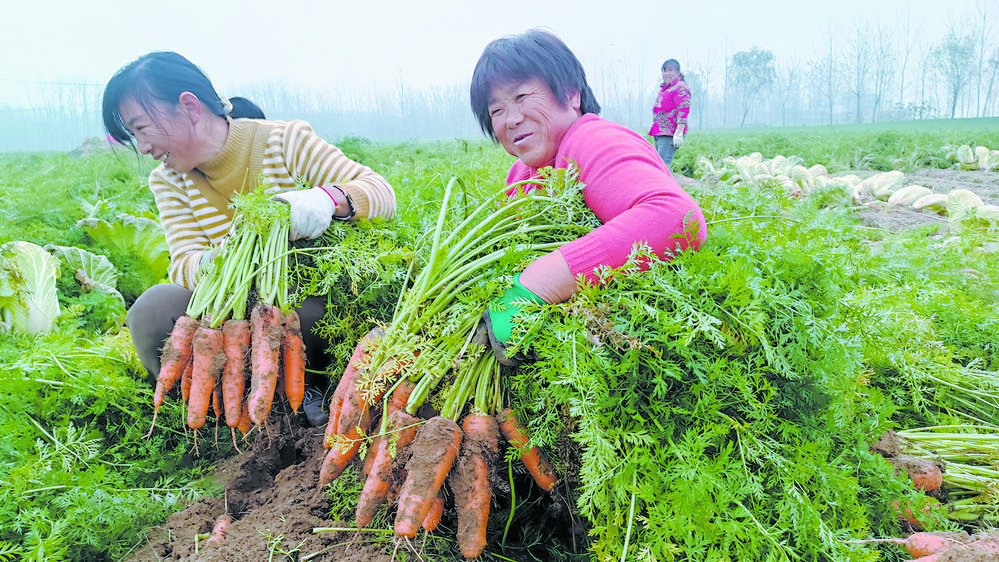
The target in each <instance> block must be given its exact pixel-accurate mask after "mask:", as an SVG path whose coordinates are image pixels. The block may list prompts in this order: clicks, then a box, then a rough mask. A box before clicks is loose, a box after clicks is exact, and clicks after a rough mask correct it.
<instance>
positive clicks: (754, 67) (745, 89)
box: [728, 45, 777, 127]
mask: <svg viewBox="0 0 999 562" xmlns="http://www.w3.org/2000/svg"><path fill="white" fill-rule="evenodd" d="M728 70H729V74H730V75H731V81H732V87H733V88H735V90H736V91H738V92H739V94H740V95H741V98H742V100H741V101H742V121H741V122H740V123H739V126H740V127H742V126H743V125H745V124H746V116H747V115H749V110H750V109H751V108H752V107H753V104H754V103H756V98H757V96H759V94H760V92H762V91H763V90H764V89H766V88H769V87H771V86H772V85H773V83H774V81H775V80H776V75H777V72H776V71H775V70H774V54H773V53H772V52H770V51H767V50H765V49H761V48H759V47H757V46H756V45H753V47H752V48H751V49H750V50H748V51H739V52H738V53H736V54H734V55H732V63H731V64H730V65H729V69H728Z"/></svg>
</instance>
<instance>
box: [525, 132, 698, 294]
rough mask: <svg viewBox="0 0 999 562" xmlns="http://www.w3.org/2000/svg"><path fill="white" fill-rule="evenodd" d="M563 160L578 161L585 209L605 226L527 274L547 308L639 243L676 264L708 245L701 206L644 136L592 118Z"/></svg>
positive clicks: (569, 139) (568, 143) (572, 138)
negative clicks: (678, 257) (680, 255)
mask: <svg viewBox="0 0 999 562" xmlns="http://www.w3.org/2000/svg"><path fill="white" fill-rule="evenodd" d="M558 158H559V165H563V164H562V162H564V161H568V160H572V161H574V162H576V164H577V165H578V167H579V169H580V179H581V181H582V182H583V184H584V185H585V188H584V192H583V193H584V197H585V199H586V203H587V205H588V206H589V207H590V209H591V210H593V212H594V213H595V214H596V215H597V217H598V218H599V219H600V220H601V221H602V222H603V223H604V224H603V225H601V226H600V227H598V228H596V229H594V230H593V231H592V232H590V233H589V234H587V235H585V236H583V237H582V238H579V239H577V240H575V241H573V242H570V243H569V244H566V245H565V246H563V247H562V248H560V249H559V250H556V251H555V252H552V254H549V255H546V256H544V257H542V258H539V259H538V260H536V261H535V262H533V263H532V264H530V266H528V268H527V269H526V270H525V271H524V273H523V274H522V275H521V283H522V284H523V285H524V286H525V287H527V288H528V289H530V290H531V291H532V292H534V293H535V294H537V295H538V296H540V297H542V298H543V299H544V300H545V301H546V302H560V301H562V300H565V299H566V298H568V297H569V296H571V295H572V294H573V293H574V292H575V279H576V277H577V275H579V274H582V275H584V276H585V277H586V279H587V280H588V281H589V282H595V281H596V280H597V275H596V274H595V272H594V270H595V269H596V268H597V267H599V266H608V267H611V268H616V267H620V266H621V265H623V264H624V263H625V262H626V261H627V259H628V257H629V255H630V254H631V251H632V249H633V248H634V247H635V244H636V243H639V242H641V243H644V244H647V245H648V246H649V247H650V248H651V249H652V251H653V252H654V253H655V254H656V255H657V256H659V257H661V258H663V259H670V257H671V256H672V254H673V253H674V252H676V251H679V250H683V249H686V248H688V247H691V246H692V247H695V248H696V247H698V246H699V245H700V244H701V243H702V242H703V240H704V238H705V235H706V231H707V229H706V227H705V222H704V216H703V214H702V212H701V209H700V207H699V206H698V205H697V203H696V202H695V201H694V199H693V198H692V197H691V196H690V195H689V194H688V193H687V192H686V191H684V190H683V188H681V187H680V186H679V184H677V182H676V180H675V179H674V178H673V176H672V175H671V174H670V173H669V171H668V170H667V169H666V168H665V165H664V164H663V163H662V160H661V159H660V158H659V155H658V154H657V153H656V152H655V149H653V148H652V146H651V144H650V143H649V142H648V141H647V140H645V139H644V138H642V137H640V136H639V135H637V134H635V133H632V132H631V131H628V130H626V129H624V128H623V127H620V126H618V125H615V124H613V123H610V122H607V121H604V120H599V121H597V120H593V121H591V122H590V123H587V124H586V126H585V127H580V128H579V129H578V130H574V131H572V132H571V134H569V135H566V137H565V139H564V140H563V143H562V146H561V147H560V148H559V156H558ZM560 261H561V263H560ZM561 264H564V266H562V265H561ZM566 272H568V273H566ZM525 277H526V279H525ZM550 299H557V300H550Z"/></svg>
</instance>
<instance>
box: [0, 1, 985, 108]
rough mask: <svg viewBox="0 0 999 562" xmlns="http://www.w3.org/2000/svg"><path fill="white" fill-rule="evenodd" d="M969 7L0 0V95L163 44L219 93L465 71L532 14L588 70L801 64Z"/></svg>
mask: <svg viewBox="0 0 999 562" xmlns="http://www.w3.org/2000/svg"><path fill="white" fill-rule="evenodd" d="M804 6H810V7H804ZM983 6H984V7H985V8H986V9H987V13H988V16H989V21H990V22H992V23H991V25H992V27H993V28H996V26H995V23H994V22H995V21H997V20H999V0H946V1H943V2H941V1H939V0H837V1H835V2H818V1H817V0H812V1H804V2H803V1H801V0H752V1H745V0H742V1H732V0H705V1H690V0H686V1H682V2H681V1H674V0H599V1H598V0H578V1H576V2H548V1H545V0H528V1H523V0H517V1H512V2H497V1H493V2H476V1H470V0H370V1H364V0H350V1H340V0H321V1H320V0H316V1H313V0H267V1H266V2H265V1H261V0H243V1H242V2H238V3H237V2H228V1H217V0H196V1H192V0H168V1H166V2H148V1H138V2H137V1H135V0H129V1H119V0H87V1H84V2H63V1H58V2H47V1H44V0H21V1H17V2H7V3H6V5H5V8H4V25H3V30H2V31H0V52H2V53H3V54H2V59H0V106H2V105H5V104H15V105H16V104H22V103H25V99H24V98H25V97H26V96H27V97H30V96H28V94H26V92H30V91H32V90H31V88H32V84H35V83H38V82H70V83H73V82H80V83H87V84H99V85H103V84H104V83H105V82H106V81H107V79H108V78H109V77H110V76H111V75H112V74H113V73H114V72H115V70H117V69H118V68H120V67H121V66H122V65H124V64H126V63H127V62H129V61H131V60H133V59H134V58H136V57H137V56H139V55H141V54H143V53H145V52H148V51H151V50H164V49H169V50H176V51H179V52H180V53H182V54H184V55H185V56H187V57H188V58H189V59H191V60H192V61H194V62H195V63H196V64H198V65H199V66H201V67H202V68H203V69H204V70H205V71H206V72H207V73H208V75H209V76H210V77H211V78H212V80H213V81H214V82H215V83H216V85H217V86H218V88H219V90H221V93H222V94H223V95H237V94H239V92H238V91H233V90H238V89H239V86H240V85H244V84H251V83H256V82H265V81H272V80H277V81H281V82H283V83H287V84H291V85H295V86H301V87H309V88H313V87H314V88H317V89H329V90H331V91H336V90H341V91H358V92H364V91H373V90H378V89H382V88H398V86H399V84H400V83H402V82H405V83H406V84H407V85H408V86H409V87H413V88H427V87H435V86H447V85H454V84H466V83H467V82H468V79H469V77H470V76H471V72H472V69H473V67H474V65H475V61H476V59H477V58H478V56H479V54H480V53H481V51H482V48H483V47H484V46H485V45H486V43H488V42H489V41H490V40H492V39H494V38H496V37H499V36H502V35H507V34H512V33H519V32H521V31H524V30H526V29H529V28H531V27H536V26H543V27H547V28H549V29H550V30H552V31H554V32H555V33H556V34H558V35H559V36H560V37H561V38H562V39H563V40H564V41H565V42H566V43H567V44H568V45H569V47H570V48H571V49H572V50H573V51H574V52H575V53H576V54H577V55H578V56H579V57H580V59H581V60H582V61H583V65H584V67H585V68H586V69H587V72H588V73H589V74H590V75H591V76H594V77H596V76H595V75H597V74H598V73H600V71H601V69H606V68H609V67H611V66H613V65H615V64H616V65H618V66H623V67H626V70H627V71H628V72H629V73H639V74H643V78H642V81H643V82H644V81H645V80H646V79H648V80H649V81H650V83H654V81H655V80H656V79H657V78H658V76H659V65H660V64H661V63H662V61H663V60H664V59H666V58H677V59H679V60H680V62H681V64H682V65H684V69H685V70H687V69H688V68H690V67H691V65H693V67H694V68H697V67H702V68H708V67H710V66H713V65H718V68H721V64H722V61H724V58H725V56H726V54H727V55H729V56H731V54H732V53H735V52H737V51H740V50H745V49H749V48H750V47H751V46H752V45H754V44H755V45H758V46H759V47H761V48H763V49H768V50H771V51H773V52H774V54H775V55H776V57H777V62H778V64H782V63H784V64H786V63H788V62H791V61H797V62H800V63H802V64H803V63H806V62H807V61H808V60H811V59H813V58H815V57H817V56H819V54H820V51H821V50H822V49H823V48H824V47H826V46H827V45H828V38H829V35H830V33H832V34H833V35H834V36H836V37H842V45H843V47H844V48H845V46H846V44H847V43H848V40H849V32H850V30H852V29H855V28H856V26H857V25H859V24H870V25H878V24H880V25H882V26H892V25H897V26H899V27H898V29H899V30H900V31H898V33H902V32H903V31H901V30H902V27H901V21H902V20H903V19H904V18H905V15H906V13H910V14H911V17H912V25H911V30H912V34H913V37H916V38H919V37H923V38H925V40H927V41H933V42H936V41H939V39H940V38H941V37H943V35H944V33H945V31H946V29H947V28H948V26H950V25H954V24H960V23H961V22H962V21H964V22H968V23H970V21H971V19H972V18H978V17H980V16H977V15H976V14H978V10H979V7H983ZM717 73H718V74H717V76H716V77H715V79H720V70H719V71H717ZM35 95H36V96H37V94H35ZM29 102H31V100H29ZM32 103H37V100H34V101H33V102H32Z"/></svg>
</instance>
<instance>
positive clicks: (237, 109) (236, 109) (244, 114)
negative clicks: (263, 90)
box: [229, 96, 267, 119]
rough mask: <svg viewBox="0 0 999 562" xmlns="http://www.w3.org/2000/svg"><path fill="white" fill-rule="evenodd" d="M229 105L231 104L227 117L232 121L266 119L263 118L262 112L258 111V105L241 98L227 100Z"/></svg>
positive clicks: (234, 97)
mask: <svg viewBox="0 0 999 562" xmlns="http://www.w3.org/2000/svg"><path fill="white" fill-rule="evenodd" d="M229 103H230V104H232V110H231V111H230V112H229V117H232V118H233V119H267V117H265V116H264V110H263V109H260V106H259V105H257V104H255V103H253V102H252V101H250V100H248V99H246V98H244V97H242V96H233V97H231V98H229Z"/></svg>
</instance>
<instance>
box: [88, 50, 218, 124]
mask: <svg viewBox="0 0 999 562" xmlns="http://www.w3.org/2000/svg"><path fill="white" fill-rule="evenodd" d="M183 92H191V93H192V94H194V95H195V96H197V97H198V99H199V100H201V103H203V104H204V105H205V107H207V108H208V110H209V111H211V112H212V113H214V114H215V115H218V116H220V117H221V116H224V115H226V114H227V113H228V112H229V107H230V106H229V104H228V103H226V102H224V101H223V100H222V97H221V96H219V94H218V92H217V91H216V90H215V86H213V85H212V82H211V80H209V79H208V75H207V74H205V72H204V71H203V70H201V69H200V68H198V66H197V65H195V64H194V63H192V62H191V61H189V60H187V59H186V58H185V57H184V56H183V55H180V54H179V53H175V52H173V51H153V52H151V53H147V54H145V55H142V56H141V57H139V58H137V59H135V60H134V61H132V62H130V63H128V64H127V65H125V66H123V67H122V68H121V69H119V70H118V72H116V73H115V74H114V76H112V77H111V80H108V83H107V85H106V86H105V87H104V95H103V102H102V107H103V114H104V128H105V129H107V132H108V134H109V135H111V138H113V139H114V140H116V141H118V142H120V143H129V144H131V143H132V140H133V139H132V133H131V132H129V130H128V127H126V126H125V123H124V121H123V120H122V118H121V103H122V102H123V101H125V100H126V99H129V98H131V99H134V100H135V101H136V103H138V104H139V105H140V106H141V107H142V108H143V109H145V110H146V112H147V113H149V114H150V115H151V114H152V107H153V103H154V102H157V101H159V102H163V103H165V104H168V105H170V106H171V107H172V106H174V105H176V104H177V103H178V100H179V98H180V94H181V93H183Z"/></svg>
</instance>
